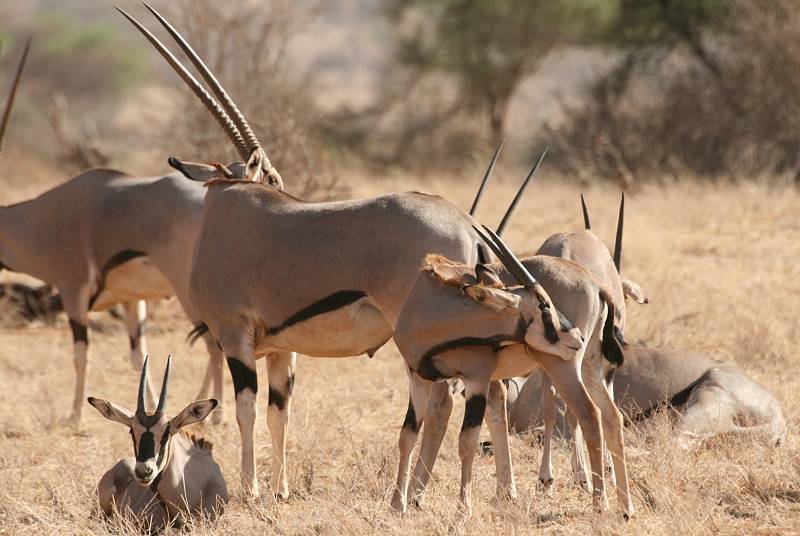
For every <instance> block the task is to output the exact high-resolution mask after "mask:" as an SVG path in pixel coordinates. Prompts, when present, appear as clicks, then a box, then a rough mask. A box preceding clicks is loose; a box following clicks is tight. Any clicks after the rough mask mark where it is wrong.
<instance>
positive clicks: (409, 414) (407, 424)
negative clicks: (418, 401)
mask: <svg viewBox="0 0 800 536" xmlns="http://www.w3.org/2000/svg"><path fill="white" fill-rule="evenodd" d="M403 428H408V429H409V430H411V431H412V432H417V431H419V425H418V424H417V414H416V412H415V411H414V404H412V403H411V400H409V401H408V410H407V411H406V418H405V420H403Z"/></svg>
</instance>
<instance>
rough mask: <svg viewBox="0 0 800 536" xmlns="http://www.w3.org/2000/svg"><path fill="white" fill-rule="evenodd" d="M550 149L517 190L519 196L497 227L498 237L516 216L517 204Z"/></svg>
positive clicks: (516, 196)
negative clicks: (513, 215)
mask: <svg viewBox="0 0 800 536" xmlns="http://www.w3.org/2000/svg"><path fill="white" fill-rule="evenodd" d="M548 149H550V147H549V146H548V147H545V148H544V151H542V154H541V155H540V156H539V160H537V161H536V164H534V166H533V167H532V168H531V170H530V172H529V173H528V176H527V177H525V180H524V181H523V182H522V185H521V186H520V187H519V190H517V195H515V196H514V200H513V201H511V204H510V205H509V206H508V210H506V213H505V215H504V216H503V219H502V220H500V225H498V226H497V231H496V232H497V235H498V236H500V235H501V234H503V231H504V230H505V228H506V225H508V222H509V220H510V219H511V215H512V214H514V209H515V208H517V203H519V200H520V199H522V194H523V193H525V188H527V187H528V183H529V182H530V181H531V178H533V176H534V175H535V174H536V170H537V169H539V166H540V165H541V163H542V160H544V155H546V154H547V151H548Z"/></svg>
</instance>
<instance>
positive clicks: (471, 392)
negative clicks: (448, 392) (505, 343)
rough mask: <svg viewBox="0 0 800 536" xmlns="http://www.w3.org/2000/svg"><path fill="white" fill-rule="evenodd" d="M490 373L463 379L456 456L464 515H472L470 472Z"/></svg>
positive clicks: (487, 391) (484, 410) (482, 416)
mask: <svg viewBox="0 0 800 536" xmlns="http://www.w3.org/2000/svg"><path fill="white" fill-rule="evenodd" d="M490 378H491V371H486V373H485V374H479V375H475V376H471V377H465V378H464V387H465V391H464V393H465V396H466V399H467V401H466V404H465V407H464V421H463V423H462V424H461V433H460V434H459V436H458V456H459V458H461V492H460V494H459V500H460V502H461V508H462V509H463V512H464V514H465V515H467V516H469V515H471V514H472V470H473V464H474V463H475V454H476V453H477V450H478V437H479V436H480V433H481V424H482V423H483V418H484V415H485V414H486V398H487V396H488V395H489V383H490V382H489V380H490Z"/></svg>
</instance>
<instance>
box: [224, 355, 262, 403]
mask: <svg viewBox="0 0 800 536" xmlns="http://www.w3.org/2000/svg"><path fill="white" fill-rule="evenodd" d="M225 359H226V360H227V361H228V369H230V371H231V378H232V379H233V390H234V391H235V392H236V398H238V397H239V393H241V392H242V391H244V390H245V389H250V391H252V392H253V394H256V393H257V392H258V375H257V374H256V371H255V370H253V369H251V368H250V367H248V366H247V365H245V364H244V363H242V362H241V361H239V358H238V357H226V358H225Z"/></svg>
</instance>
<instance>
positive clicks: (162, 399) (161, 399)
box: [156, 354, 172, 413]
mask: <svg viewBox="0 0 800 536" xmlns="http://www.w3.org/2000/svg"><path fill="white" fill-rule="evenodd" d="M170 368H172V355H171V354H170V356H169V357H167V368H165V369H164V380H163V381H162V382H161V394H160V395H159V396H158V407H157V408H156V413H160V412H163V411H164V409H165V408H166V407H167V386H168V385H169V369H170Z"/></svg>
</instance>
